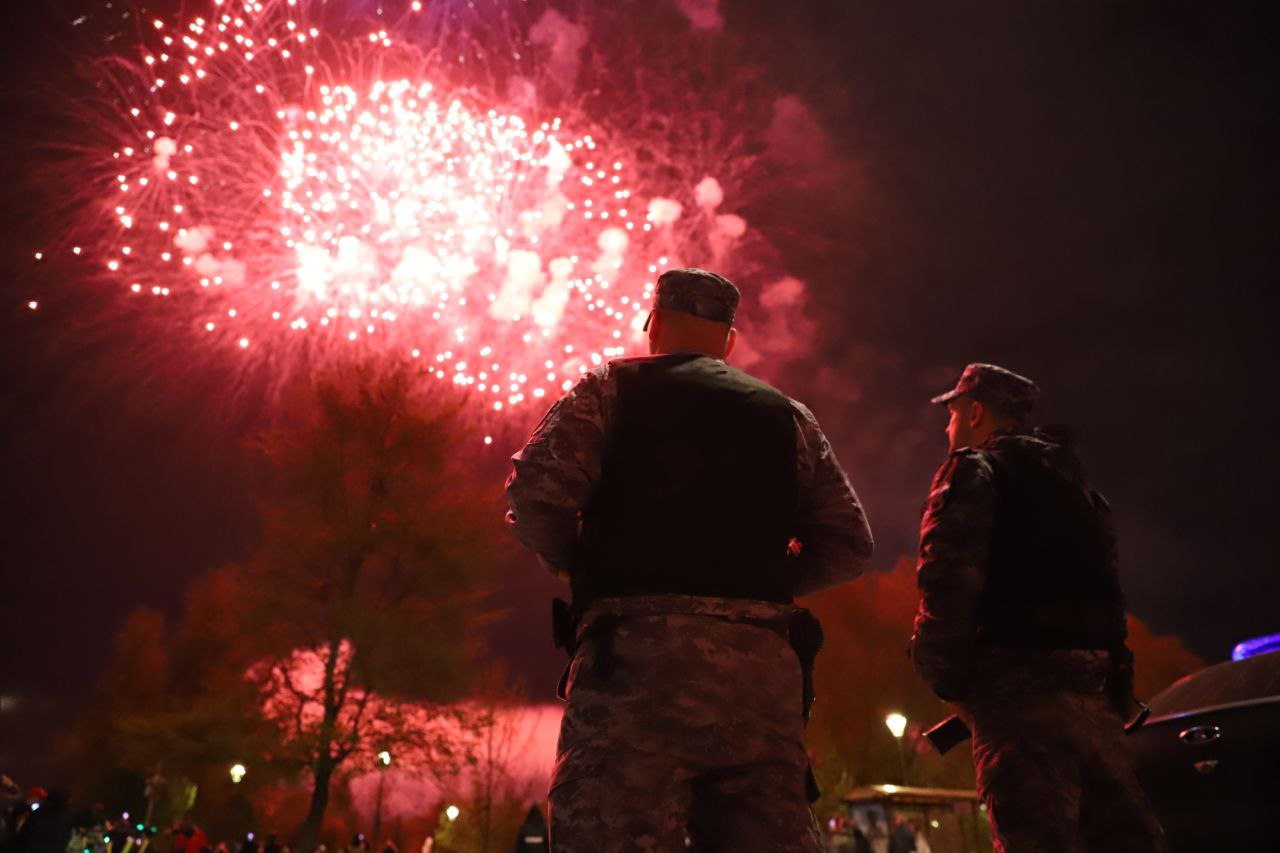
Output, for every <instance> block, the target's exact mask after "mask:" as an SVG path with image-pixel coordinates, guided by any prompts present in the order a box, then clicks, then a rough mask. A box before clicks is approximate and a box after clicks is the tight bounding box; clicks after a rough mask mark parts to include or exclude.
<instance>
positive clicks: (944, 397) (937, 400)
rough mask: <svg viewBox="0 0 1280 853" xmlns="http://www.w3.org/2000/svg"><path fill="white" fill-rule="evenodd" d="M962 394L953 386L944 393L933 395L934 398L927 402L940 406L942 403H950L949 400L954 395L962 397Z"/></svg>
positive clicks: (953, 397) (954, 396)
mask: <svg viewBox="0 0 1280 853" xmlns="http://www.w3.org/2000/svg"><path fill="white" fill-rule="evenodd" d="M963 396H964V395H963V394H962V393H960V392H959V391H957V390H955V389H954V388H952V389H951V390H950V391H948V392H947V393H945V394H939V395H938V396H936V397H934V398H933V399H932V400H930V401H929V402H930V403H933V404H934V405H935V406H940V405H942V404H943V403H950V402H951V401H952V400H954V399H955V398H956V397H963Z"/></svg>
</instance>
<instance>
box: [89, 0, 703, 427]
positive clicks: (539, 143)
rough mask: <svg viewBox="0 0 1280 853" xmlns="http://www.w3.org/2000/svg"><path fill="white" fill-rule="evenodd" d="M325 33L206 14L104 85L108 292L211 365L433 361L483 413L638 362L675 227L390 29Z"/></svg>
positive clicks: (659, 210) (242, 2)
mask: <svg viewBox="0 0 1280 853" xmlns="http://www.w3.org/2000/svg"><path fill="white" fill-rule="evenodd" d="M419 7H420V4H406V10H405V11H406V14H407V15H410V16H412V15H413V14H414V13H415V12H416V11H418V9H419ZM318 23H319V19H318V18H314V17H309V14H308V6H307V4H306V3H305V2H298V0H272V2H254V0H238V1H237V2H230V0H211V2H210V7H209V11H208V14H207V15H205V16H197V17H193V18H191V19H189V20H185V21H181V22H177V23H173V24H171V23H168V22H165V21H162V20H155V21H153V22H152V23H151V25H150V26H149V27H148V28H147V35H146V38H145V42H146V44H145V45H144V48H143V50H142V53H141V56H140V58H139V59H137V60H128V59H118V60H115V61H113V62H112V63H111V66H110V68H111V78H112V81H113V85H114V87H115V89H116V91H117V92H118V93H119V95H120V98H117V99H115V100H114V101H113V102H112V103H113V104H115V105H116V106H115V107H114V109H115V116H114V117H115V118H116V119H117V121H116V122H115V123H114V124H112V125H111V127H112V128H113V130H112V133H113V134H114V135H115V137H116V141H117V145H118V147H117V148H116V150H115V151H114V152H111V153H110V157H111V159H110V161H109V162H110V166H111V174H110V177H111V181H110V182H111V184H112V185H113V186H114V189H113V190H112V191H111V194H112V198H111V199H110V201H109V202H108V204H107V207H108V209H109V210H111V212H112V216H111V219H112V224H111V227H110V228H108V229H105V230H103V229H101V228H97V229H95V232H96V233H98V234H99V235H100V237H102V238H103V239H99V240H97V241H96V249H97V251H98V252H100V253H101V262H102V263H103V264H104V265H105V267H106V270H107V272H108V273H109V275H110V277H111V278H112V279H113V280H116V281H119V282H120V283H121V284H122V285H123V286H124V287H125V288H127V292H128V293H131V294H132V295H133V296H134V297H135V298H138V299H149V298H154V299H156V300H158V301H159V302H162V303H164V304H163V305H157V306H156V308H155V310H157V311H169V312H172V313H173V314H175V315H177V316H181V317H183V318H184V319H185V320H187V321H188V322H190V323H191V325H192V327H193V328H195V329H198V330H199V331H200V332H201V334H202V335H203V336H204V340H205V341H206V342H207V345H208V346H209V347H211V348H213V349H214V350H216V351H225V352H231V353H234V354H235V356H234V357H236V358H241V359H248V360H251V361H252V360H257V361H258V362H260V363H267V362H269V363H270V364H272V365H273V368H272V369H273V370H275V371H277V372H280V373H288V372H291V371H298V370H300V369H307V368H309V367H312V366H315V365H317V364H322V363H324V362H326V361H330V360H334V359H346V358H349V357H351V356H352V355H360V356H365V355H369V354H373V355H382V354H386V355H390V356H393V357H401V358H414V359H420V360H421V361H422V362H423V364H424V365H425V366H426V369H427V370H428V371H429V373H430V375H431V376H433V377H435V378H436V379H438V380H441V381H444V382H448V383H452V384H454V385H457V386H461V387H463V388H465V389H466V390H467V391H468V392H470V394H471V395H472V396H473V398H474V399H477V400H479V401H480V402H481V404H482V406H483V409H484V410H485V411H489V412H503V411H507V410H510V409H511V408H517V407H520V406H522V405H523V404H527V403H530V402H533V401H539V400H540V398H544V397H548V396H550V397H554V396H556V395H557V394H558V393H560V392H561V390H562V389H565V388H568V387H569V386H570V385H571V384H572V382H573V381H574V380H575V379H576V378H577V377H578V376H579V375H580V374H581V373H582V372H584V371H586V370H588V369H590V368H591V367H593V366H595V365H598V364H600V363H602V362H603V361H604V360H606V359H608V358H611V357H616V356H619V355H622V354H624V353H625V352H626V351H627V350H628V349H629V348H634V347H635V346H636V345H637V344H638V342H639V341H640V340H641V333H640V326H641V323H642V321H643V318H644V313H645V310H646V308H647V305H648V301H649V296H650V295H651V293H652V287H653V284H652V282H653V280H654V274H655V273H656V272H657V271H658V269H659V268H660V267H661V266H664V265H667V264H668V263H669V262H673V260H674V259H673V257H672V258H669V256H673V255H674V249H673V240H674V238H673V236H672V234H671V230H670V227H669V226H670V225H671V224H672V223H673V222H674V221H675V220H676V219H678V218H679V207H680V206H679V205H678V204H677V203H676V202H674V201H671V200H668V199H662V198H650V199H647V200H642V199H641V198H639V197H638V196H637V194H636V192H635V190H634V189H633V188H632V187H631V186H629V185H628V165H627V158H626V157H625V156H624V154H621V153H618V151H620V150H622V149H619V148H617V147H616V146H615V147H614V148H613V150H610V146H607V145H606V144H604V143H602V142H601V141H598V140H597V139H596V138H594V137H593V136H592V134H591V133H590V132H585V131H582V130H579V131H578V132H576V133H575V132H574V131H573V130H572V128H571V125H572V124H573V122H572V121H571V120H568V119H563V118H560V117H553V116H549V117H545V118H538V117H535V118H532V119H531V118H529V117H526V116H522V115H519V114H517V111H516V110H514V109H510V108H505V107H504V106H503V105H501V104H492V103H491V104H484V103H481V102H480V98H479V97H478V96H476V95H474V94H473V93H463V92H450V91H448V89H447V87H446V88H444V89H442V88H438V87H437V85H436V81H433V80H432V79H430V77H431V74H430V68H431V63H430V62H429V61H428V59H427V58H426V55H425V54H424V53H423V52H421V51H419V50H418V49H417V48H415V47H413V46H412V45H411V44H408V43H406V42H405V41H403V40H401V39H400V38H398V37H397V36H396V35H395V33H394V32H393V31H389V30H387V29H378V30H375V31H373V32H367V33H364V34H362V35H360V36H359V37H358V38H355V37H350V36H349V37H345V38H344V37H330V36H328V35H326V34H325V33H324V32H322V30H321V28H320V27H319V26H318ZM424 69H425V70H424ZM121 98H127V99H128V100H127V101H123V100H121ZM122 103H123V104H124V106H123V109H120V108H119V105H120V104H122ZM86 244H89V243H88V241H86ZM544 405H545V401H542V402H540V403H536V406H535V407H536V408H541V407H542V406H544Z"/></svg>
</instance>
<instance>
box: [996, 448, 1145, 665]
mask: <svg viewBox="0 0 1280 853" xmlns="http://www.w3.org/2000/svg"><path fill="white" fill-rule="evenodd" d="M1001 445H1004V447H1003V448H1002V447H1001ZM985 453H986V456H987V458H988V459H989V460H990V462H991V465H992V468H993V469H994V471H995V484H996V503H997V506H996V515H995V526H994V530H993V534H992V542H991V558H990V563H989V569H988V571H989V574H988V577H987V585H986V588H985V590H984V592H983V596H982V599H981V602H980V605H979V611H978V615H979V636H980V637H981V638H982V639H983V640H984V641H985V642H989V643H992V644H995V645H1002V646H1013V647H1025V648H1051V649H1111V648H1116V647H1118V646H1119V645H1120V644H1121V643H1122V642H1123V641H1124V638H1125V615H1124V597H1123V595H1122V593H1121V591H1120V582H1119V578H1118V577H1117V574H1116V555H1115V539H1114V534H1113V531H1112V529H1111V525H1110V521H1109V519H1108V518H1107V517H1106V510H1105V506H1104V505H1103V504H1102V498H1101V496H1099V495H1097V494H1096V493H1094V492H1091V491H1089V490H1087V489H1086V488H1084V487H1082V486H1081V485H1080V484H1077V483H1073V482H1072V481H1071V480H1070V479H1069V478H1068V477H1067V476H1066V475H1065V474H1064V473H1062V472H1061V471H1059V470H1057V469H1056V468H1055V467H1053V466H1052V465H1051V464H1049V460H1048V459H1047V457H1045V456H1044V455H1043V454H1042V453H1039V452H1036V450H1035V449H1032V448H1027V447H1025V446H1020V445H1018V444H1017V443H1015V442H1001V443H998V444H997V446H996V448H995V449H993V450H990V451H986V452H985Z"/></svg>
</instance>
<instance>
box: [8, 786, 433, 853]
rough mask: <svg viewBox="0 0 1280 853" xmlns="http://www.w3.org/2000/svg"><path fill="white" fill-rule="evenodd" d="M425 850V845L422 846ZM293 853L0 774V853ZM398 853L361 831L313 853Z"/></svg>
mask: <svg viewBox="0 0 1280 853" xmlns="http://www.w3.org/2000/svg"><path fill="white" fill-rule="evenodd" d="M423 850H424V851H427V853H430V850H431V848H430V846H424V847H423ZM144 851H155V853H293V850H292V848H291V847H290V846H289V845H288V844H286V843H284V842H282V841H281V840H280V838H279V836H278V835H277V834H276V833H274V832H273V833H269V834H267V835H266V836H265V837H262V838H259V837H258V836H257V835H256V834H255V833H253V832H249V833H246V834H245V836H244V838H242V839H239V840H236V841H219V842H216V843H215V842H214V841H213V840H212V839H210V838H209V835H208V834H207V833H206V832H205V831H204V830H203V829H201V828H200V827H199V826H198V825H196V824H195V823H193V822H191V821H189V820H178V821H175V822H174V823H173V825H172V826H170V827H169V828H168V829H160V828H159V827H155V826H148V825H147V824H146V823H145V822H138V821H137V820H136V818H134V817H131V816H130V814H129V813H128V812H123V813H120V814H108V813H107V810H106V808H105V807H104V806H103V805H102V804H100V803H95V804H94V805H93V806H90V807H89V808H86V809H81V810H76V809H74V808H73V807H72V804H71V798H70V796H69V795H68V794H67V793H66V792H65V791H62V790H60V789H57V788H54V789H51V790H46V789H44V788H41V787H39V786H34V787H31V788H28V789H27V790H26V791H23V790H22V789H21V788H20V787H19V786H18V785H17V784H16V783H15V782H14V781H13V780H12V779H10V778H9V777H8V776H0V853H144ZM375 851H376V853H400V851H399V848H398V847H397V846H396V844H395V842H393V841H391V840H390V839H387V840H385V841H383V842H382V844H381V845H380V846H377V847H375V846H374V845H373V844H372V843H371V842H370V841H369V840H368V839H367V838H366V837H365V836H364V834H362V833H358V834H356V835H355V836H354V837H353V838H352V839H351V843H350V844H347V845H345V846H342V847H339V848H336V849H333V850H332V851H331V850H330V848H328V847H327V846H326V845H324V844H321V845H319V846H318V847H316V849H315V851H314V853H375Z"/></svg>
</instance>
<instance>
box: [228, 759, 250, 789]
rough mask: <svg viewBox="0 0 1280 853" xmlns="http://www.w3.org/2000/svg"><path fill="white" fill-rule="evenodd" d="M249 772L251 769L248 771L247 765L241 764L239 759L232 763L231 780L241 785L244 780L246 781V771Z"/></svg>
mask: <svg viewBox="0 0 1280 853" xmlns="http://www.w3.org/2000/svg"><path fill="white" fill-rule="evenodd" d="M248 772H249V771H248V770H246V769H245V766H244V765H243V764H241V763H240V762H238V761H237V762H236V763H235V764H232V765H231V781H232V783H233V784H236V785H239V784H240V783H241V782H242V781H244V777H245V774H246V773H248Z"/></svg>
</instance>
